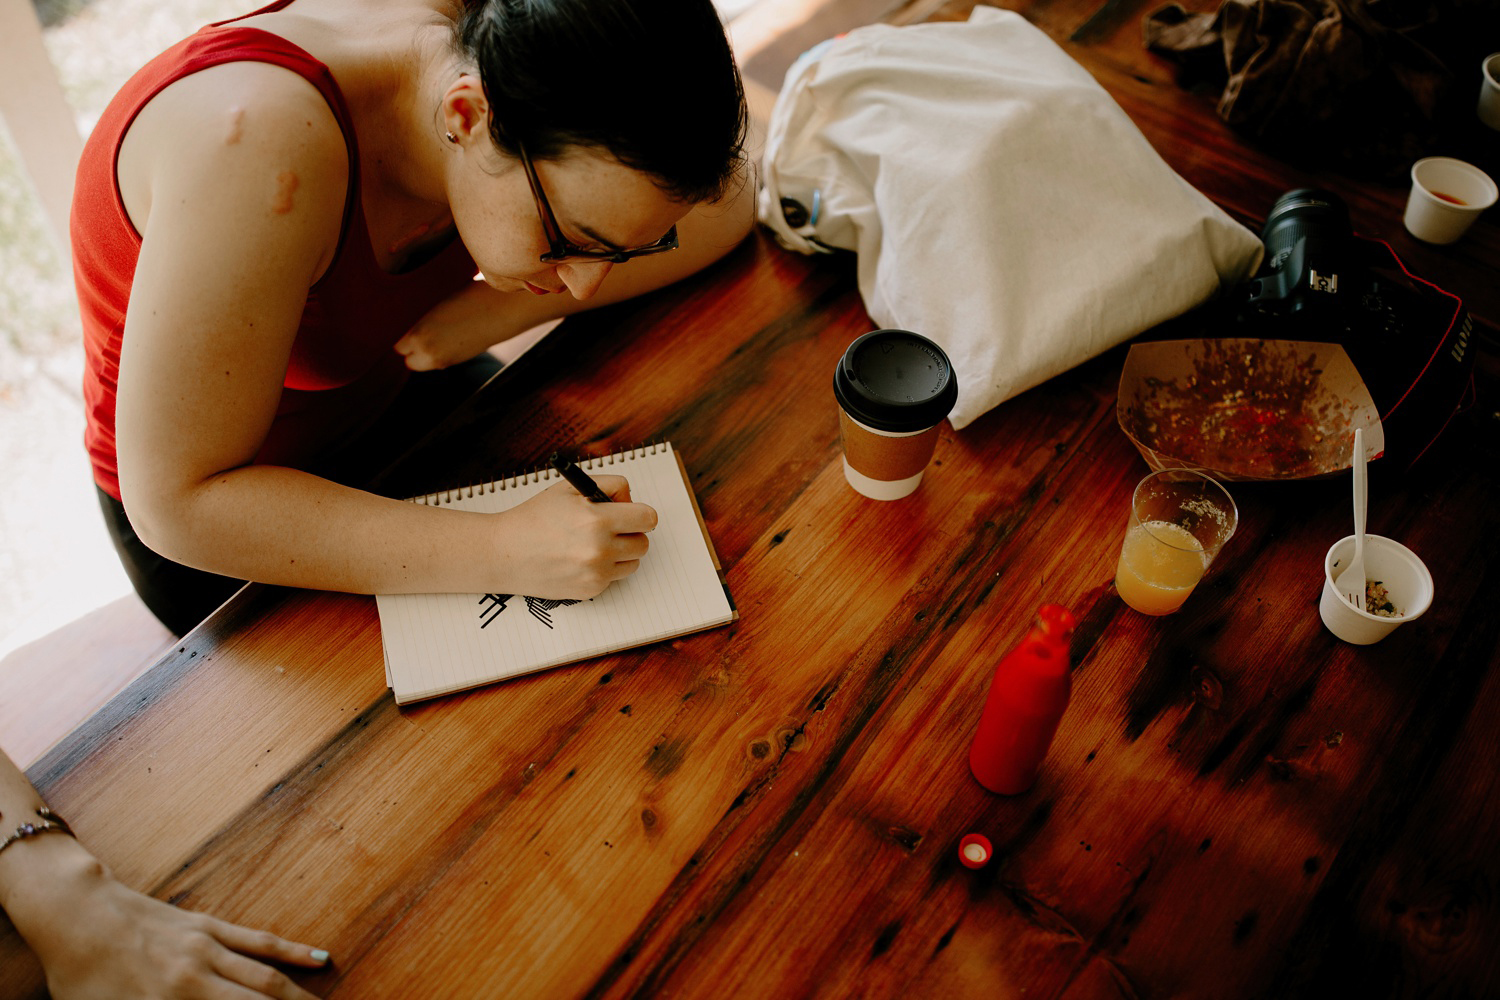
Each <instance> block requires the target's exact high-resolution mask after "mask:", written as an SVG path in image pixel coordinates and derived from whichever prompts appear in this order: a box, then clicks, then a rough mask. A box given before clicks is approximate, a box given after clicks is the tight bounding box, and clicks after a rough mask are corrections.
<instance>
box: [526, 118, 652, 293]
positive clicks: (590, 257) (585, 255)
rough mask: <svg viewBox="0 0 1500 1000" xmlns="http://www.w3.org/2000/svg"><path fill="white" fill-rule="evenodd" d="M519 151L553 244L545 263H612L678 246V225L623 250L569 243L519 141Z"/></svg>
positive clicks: (543, 227)
mask: <svg viewBox="0 0 1500 1000" xmlns="http://www.w3.org/2000/svg"><path fill="white" fill-rule="evenodd" d="M516 151H517V152H519V153H520V154H521V165H522V166H523V167H525V168H526V181H527V183H529V184H530V185H531V194H532V197H534V198H535V199H536V214H537V215H539V216H541V219H542V229H543V231H545V232H546V234H547V242H548V243H549V244H551V247H552V249H551V250H549V251H548V252H547V253H544V254H542V257H541V261H542V263H543V264H557V263H562V262H564V261H570V260H586V261H608V262H609V263H611V264H623V263H625V262H626V261H627V260H630V259H631V258H632V257H649V256H651V255H652V254H657V253H666V252H667V251H668V250H676V249H677V227H676V226H673V227H672V228H671V229H669V230H667V235H665V236H663V237H662V238H661V239H659V240H657V241H656V242H655V243H648V244H646V245H645V246H639V247H628V248H626V249H623V250H586V249H584V248H583V247H581V246H578V245H577V244H576V243H569V242H568V241H567V239H565V238H564V237H563V234H562V228H561V227H559V226H558V224H557V216H555V215H553V214H552V206H551V205H549V204H548V203H547V195H546V194H545V193H544V192H543V191H542V182H541V181H539V180H537V176H536V167H534V166H532V163H531V157H530V156H528V155H527V153H526V147H525V146H523V145H521V144H520V142H517V143H516Z"/></svg>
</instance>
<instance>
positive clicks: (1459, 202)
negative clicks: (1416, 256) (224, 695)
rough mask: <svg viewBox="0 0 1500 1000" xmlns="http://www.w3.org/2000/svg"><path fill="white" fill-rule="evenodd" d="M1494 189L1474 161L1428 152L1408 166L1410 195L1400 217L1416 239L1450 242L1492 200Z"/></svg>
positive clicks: (1458, 235)
mask: <svg viewBox="0 0 1500 1000" xmlns="http://www.w3.org/2000/svg"><path fill="white" fill-rule="evenodd" d="M1496 193H1497V191H1496V188H1495V182H1494V181H1492V180H1491V179H1490V176H1489V174H1486V173H1485V172H1484V171H1483V170H1480V169H1479V168H1478V167H1476V166H1474V165H1473V164H1469V163H1465V162H1464V161H1463V160H1455V159H1453V158H1451V157H1447V156H1429V157H1427V158H1426V159H1422V160H1418V161H1417V162H1416V163H1415V164H1414V165H1413V166H1412V168H1411V196H1410V197H1409V198H1408V199H1407V202H1406V215H1405V217H1404V218H1403V219H1402V221H1403V223H1405V225H1406V230H1407V232H1409V233H1411V234H1412V235H1413V236H1415V237H1416V238H1417V239H1419V240H1422V241H1424V242H1427V243H1452V242H1453V241H1454V240H1456V239H1458V238H1459V237H1460V236H1462V235H1463V234H1464V233H1465V232H1466V231H1468V228H1469V226H1471V225H1472V224H1473V223H1474V220H1475V219H1477V218H1479V213H1481V212H1483V211H1484V210H1485V209H1487V208H1489V207H1490V206H1491V205H1493V204H1494V203H1495V196H1496Z"/></svg>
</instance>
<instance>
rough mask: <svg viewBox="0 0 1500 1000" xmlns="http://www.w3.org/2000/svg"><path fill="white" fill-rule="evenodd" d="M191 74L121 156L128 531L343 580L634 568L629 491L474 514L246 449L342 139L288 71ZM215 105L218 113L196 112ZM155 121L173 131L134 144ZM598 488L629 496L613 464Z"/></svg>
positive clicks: (255, 565)
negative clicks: (126, 268) (130, 260)
mask: <svg viewBox="0 0 1500 1000" xmlns="http://www.w3.org/2000/svg"><path fill="white" fill-rule="evenodd" d="M191 80H192V83H193V86H194V90H193V91H192V92H190V93H189V92H185V91H178V90H177V87H178V86H180V85H174V87H172V88H168V89H167V90H165V91H163V92H162V94H161V95H158V97H157V98H156V99H155V100H153V102H152V104H151V105H150V106H148V108H147V109H146V110H145V111H144V112H143V113H142V115H141V116H140V117H139V118H138V119H137V123H136V125H135V126H133V127H132V130H131V134H130V137H129V138H127V141H126V144H125V146H124V147H123V148H122V151H121V157H120V174H121V187H122V190H123V191H125V192H126V194H127V206H128V207H130V208H131V211H132V218H133V219H134V220H135V222H136V224H137V227H138V228H139V229H141V231H142V236H143V242H142V249H141V254H140V259H139V263H138V265H137V269H136V275H135V283H134V286H133V289H132V295H131V303H130V311H129V316H128V319H127V322H126V328H125V334H124V338H123V342H122V349H121V358H120V375H119V383H118V396H117V408H116V440H117V449H118V456H119V472H120V486H121V491H122V494H123V499H124V502H125V507H126V510H127V511H128V512H129V515H130V519H131V523H132V525H133V527H134V528H135V530H136V532H137V533H138V534H139V535H140V537H141V539H142V540H143V541H144V542H145V543H146V544H147V545H148V546H150V547H151V548H152V549H153V550H155V551H157V552H159V553H160V554H162V555H164V556H166V557H167V558H170V559H173V560H176V561H178V562H181V563H184V564H186V565H189V566H193V567H196V568H201V569H206V570H210V571H213V572H217V573H222V574H224V575H226V576H232V577H237V578H240V579H249V580H257V581H261V582H266V583H277V584H287V585H292V586H302V587H312V588H316V589H323V590H342V591H352V592H357V593H407V592H423V591H426V592H434V591H436V592H443V591H449V592H452V591H457V592H461V593H491V592H493V593H528V594H532V595H534V596H538V597H555V598H564V597H567V598H583V597H592V596H594V595H596V594H598V593H599V592H601V591H602V590H603V589H604V588H605V587H606V586H608V584H609V583H610V582H611V581H613V580H615V579H619V578H620V577H622V576H624V575H627V574H629V573H630V572H633V571H634V569H635V566H636V564H637V562H638V560H639V559H640V557H641V555H642V554H643V552H644V551H645V548H646V539H645V534H644V533H645V532H648V531H650V530H652V529H653V528H654V527H655V518H656V515H655V512H654V511H652V510H651V509H650V508H649V507H646V506H645V505H642V504H632V503H628V502H623V503H613V504H591V503H589V502H587V501H586V500H584V499H583V498H581V497H579V496H578V494H577V493H575V492H572V491H571V490H554V491H549V492H548V493H546V494H544V495H543V496H541V497H538V498H536V499H534V500H532V501H528V502H527V503H526V504H524V505H522V506H521V507H519V508H516V509H515V510H514V511H510V512H507V513H505V514H492V515H491V514H476V513H472V512H461V511H453V510H443V509H436V508H429V507H423V506H418V505H414V504H408V503H401V502H398V501H393V500H389V499H384V498H381V497H376V496H373V495H371V494H368V493H363V492H360V491H358V490H352V489H348V488H346V487H343V486H339V485H337V484H334V483H332V482H329V481H327V480H324V479H321V478H319V477H317V476H313V475H310V474H307V473H304V472H301V471H298V470H296V469H292V468H288V467H284V466H275V465H256V464H254V461H255V459H256V456H257V454H258V453H259V452H260V449H261V448H262V445H263V444H264V442H265V441H266V438H267V435H268V433H269V431H270V428H271V426H272V422H273V420H274V419H275V416H276V411H277V406H278V403H279V400H280V398H281V391H282V380H283V377H284V373H285V371H286V367H287V361H288V358H289V357H290V352H291V348H292V343H293V340H294V339H295V336H296V332H297V328H298V324H299V321H300V316H301V312H302V308H303V304H304V302H305V299H306V294H307V290H308V288H309V287H310V286H311V284H312V282H313V281H315V280H316V278H317V277H318V276H319V274H321V272H322V269H323V268H324V267H326V266H327V263H328V261H329V260H330V259H331V257H332V254H333V251H334V248H335V247H336V246H337V239H338V231H339V222H340V218H341V215H342V208H343V204H344V194H345V189H346V186H347V182H348V181H347V159H346V156H347V154H346V151H345V148H344V144H343V139H342V136H341V135H340V134H339V132H338V128H337V125H336V123H334V121H333V119H332V116H331V114H330V112H329V111H328V108H327V105H326V104H324V103H323V102H322V99H321V98H320V97H319V96H318V95H317V93H316V91H314V90H313V89H312V88H311V86H309V85H308V84H307V83H306V82H305V81H303V80H301V79H300V78H297V77H295V76H294V75H292V74H290V73H286V72H285V71H281V70H276V69H274V68H266V67H263V66H260V65H256V64H233V65H229V66H223V67H216V68H214V69H211V70H206V71H204V72H202V73H199V74H197V75H195V76H194V77H192V78H191ZM176 98H180V100H174V99H176ZM215 103H217V105H219V106H222V108H223V109H224V110H223V113H222V116H221V117H222V118H223V119H224V121H222V122H219V123H218V124H219V125H221V126H222V127H215V126H214V124H213V123H207V124H205V123H204V122H203V121H202V120H201V119H202V117H203V115H204V112H203V110H202V109H203V108H204V107H206V106H213V105H214V104H215ZM143 127H144V128H143ZM153 128H154V129H155V134H157V135H171V136H174V137H177V141H174V142H172V143H171V144H170V145H168V144H166V143H157V144H151V143H144V144H140V145H137V146H136V147H135V148H133V149H132V146H131V144H132V143H133V142H135V140H136V139H137V138H139V137H142V136H149V135H151V134H152V132H151V129H153ZM137 130H141V131H137ZM231 136H232V137H233V141H229V137H231ZM143 192H144V196H143ZM132 196H133V197H132ZM143 200H144V201H145V202H146V205H147V210H145V211H142V210H141V209H140V205H141V203H142V201H143ZM606 488H607V489H612V491H614V492H616V493H618V494H619V495H620V496H622V497H625V496H626V494H625V493H624V486H623V482H622V481H616V482H614V483H613V484H612V485H611V486H608V487H606Z"/></svg>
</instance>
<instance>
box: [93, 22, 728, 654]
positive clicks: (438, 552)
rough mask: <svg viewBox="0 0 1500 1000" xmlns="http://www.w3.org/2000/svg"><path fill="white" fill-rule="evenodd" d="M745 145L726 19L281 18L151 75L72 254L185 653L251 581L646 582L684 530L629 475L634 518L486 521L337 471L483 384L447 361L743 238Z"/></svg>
mask: <svg viewBox="0 0 1500 1000" xmlns="http://www.w3.org/2000/svg"><path fill="white" fill-rule="evenodd" d="M744 127H745V112H744V101H743V95H742V93H741V90H740V84H739V77H738V74H737V72H736V70H735V66H734V61H733V57H732V54H731V52H730V49H729V45H728V42H727V40H726V38H725V35H724V31H723V27H722V25H721V24H720V22H719V20H718V16H717V14H716V12H715V10H714V8H713V6H712V4H711V3H710V2H709V0H469V2H467V3H465V4H462V5H460V4H458V3H455V2H449V0H280V2H279V3H277V4H274V5H273V6H271V7H267V8H265V9H263V10H261V11H259V12H257V13H255V14H253V15H250V16H248V17H246V18H243V19H241V20H238V21H234V22H228V23H225V24H224V25H220V26H213V27H211V28H208V29H205V30H204V31H203V32H200V33H199V34H198V35H195V36H193V38H191V39H189V40H187V41H186V42H184V43H181V44H180V45H178V46H176V47H174V48H173V49H171V50H168V52H166V53H164V54H163V55H162V56H160V57H158V58H157V59H156V60H154V61H153V62H152V63H151V64H149V65H148V66H147V67H145V68H144V69H143V70H142V71H141V72H140V73H139V74H137V75H136V77H135V78H133V79H132V80H131V82H130V83H129V84H127V85H126V87H125V88H124V89H123V90H122V91H121V94H120V95H119V96H117V97H116V99H115V101H114V103H113V104H112V105H111V106H110V108H109V109H108V110H107V111H106V113H105V115H104V116H103V118H102V119H101V121H100V123H99V125H98V126H97V127H96V129H95V130H94V132H93V134H92V135H91V136H90V139H89V143H88V146H87V148H86V150H85V153H84V156H83V159H82V161H81V164H80V168H79V176H78V184H77V188H76V190H77V194H76V195H75V199H74V216H73V227H72V236H73V243H74V247H75V251H74V253H75V274H76V276H77V280H78V285H79V296H80V303H81V306H82V313H83V318H84V327H85V343H86V347H87V358H88V371H87V374H86V378H85V401H86V404H87V408H88V430H87V444H88V447H89V452H90V456H91V459H92V461H93V466H94V475H95V480H96V482H97V483H98V486H99V489H100V494H101V503H102V504H103V506H104V510H105V515H106V519H107V521H108V522H109V524H110V528H111V532H112V534H113V536H114V537H115V540H116V546H117V548H118V549H119V551H120V553H121V557H122V559H123V560H124V562H125V564H126V568H127V571H128V572H129V573H130V575H131V579H132V582H133V583H134V584H135V586H136V589H137V591H138V592H140V594H141V596H142V597H143V599H144V600H145V601H146V603H147V605H148V606H149V607H150V608H151V609H152V611H153V612H155V613H156V614H157V616H158V617H159V618H161V619H162V621H163V622H164V623H165V624H166V625H167V626H168V627H169V628H171V629H173V631H175V632H177V633H179V634H180V633H182V632H183V631H185V630H186V629H188V628H191V627H192V626H193V625H194V624H196V622H197V621H199V620H200V619H201V618H202V617H203V616H204V615H205V614H207V613H208V612H209V611H211V610H212V609H213V608H214V607H215V606H216V605H217V604H218V603H219V602H221V601H222V600H223V599H224V598H225V597H227V596H228V594H229V593H231V592H232V591H233V589H234V588H235V587H236V586H238V582H239V581H241V580H258V581H262V582H266V583H274V584H286V585H291V586H299V587H311V588H318V589H328V590H341V591H351V592H358V593H377V592H379V593H410V592H444V591H446V592H473V593H525V594H529V595H532V596H536V597H550V598H584V597H591V596H594V595H596V594H598V593H599V592H601V591H602V590H603V589H604V588H605V587H607V586H608V585H609V584H610V583H611V582H612V581H614V580H617V579H620V578H622V577H624V576H626V575H628V574H630V573H632V572H634V571H635V569H636V568H637V566H638V565H639V560H640V559H641V557H642V556H643V555H644V554H645V552H646V549H647V537H646V533H647V532H649V531H650V530H651V529H652V528H653V527H654V526H655V518H656V515H655V512H654V511H652V510H651V509H650V508H649V507H646V506H645V505H642V504H634V503H630V502H628V500H629V492H628V486H627V485H626V484H625V482H624V481H623V480H621V479H619V478H618V477H601V482H602V483H603V485H604V486H605V488H606V490H607V491H609V492H610V493H611V494H612V495H613V496H614V497H615V498H616V499H617V500H621V501H625V502H619V503H613V504H597V505H596V504H591V503H588V502H587V501H585V500H583V499H582V498H581V497H580V496H579V495H578V494H577V493H576V492H574V491H572V490H571V489H569V488H567V487H565V486H562V487H558V488H555V489H553V490H550V491H548V492H546V493H544V494H542V495H540V496H538V497H536V498H535V499H533V500H531V501H529V502H527V503H526V504H523V505H522V506H520V507H518V508H516V509H515V510H513V511H510V512H507V513H504V514H494V515H486V514H475V513H469V512H460V511H453V510H444V509H441V508H432V507H424V506H418V505H413V504H406V503H401V502H398V501H393V500H389V499H384V498H381V497H377V496H374V495H372V494H369V493H365V492H361V491H359V490H356V489H352V488H350V487H347V486H344V485H340V484H339V483H338V482H335V481H334V480H333V479H331V478H327V477H325V476H324V475H320V474H319V470H324V471H327V470H328V469H329V468H330V467H331V463H332V462H333V460H334V459H335V458H343V457H347V455H348V449H349V443H350V442H351V441H353V440H355V439H357V438H358V437H359V435H360V434H361V432H366V433H368V432H369V428H370V424H371V422H372V421H373V420H374V418H375V416H377V415H379V414H380V413H382V411H385V410H387V409H388V408H390V407H391V406H392V401H393V400H398V399H400V400H403V401H404V400H407V399H409V398H410V397H412V396H413V395H414V394H415V393H416V392H417V391H418V390H419V389H420V388H421V387H420V385H419V384H420V383H422V382H424V381H428V382H434V383H436V386H435V388H437V389H438V391H439V394H441V393H442V392H449V393H450V394H451V393H452V392H456V391H457V390H453V389H449V388H447V387H446V386H444V385H443V384H442V379H443V376H447V375H450V374H451V372H444V373H442V374H441V375H438V374H434V373H436V372H437V370H439V369H444V368H447V367H449V366H457V370H458V371H459V372H460V373H461V374H468V371H467V369H469V368H474V367H480V368H481V369H482V364H479V365H476V364H474V363H471V364H470V365H468V366H463V365H461V364H460V363H462V362H466V361H468V360H469V359H472V358H476V356H479V357H480V361H481V362H482V361H483V357H484V356H483V352H484V351H485V349H486V348H488V347H490V346H491V345H493V344H496V343H499V342H501V341H504V340H506V339H507V338H509V337H512V336H515V335H516V334H518V333H521V332H523V331H525V330H528V329H531V328H533V327H534V326H536V325H537V324H539V323H541V322H544V321H546V320H549V319H553V318H556V317H558V316H562V315H566V314H568V313H570V312H575V311H577V310H579V309H583V308H588V307H589V306H592V305H598V304H603V303H607V302H613V301H617V300H619V299H621V298H625V297H628V296H631V295H635V294H639V293H640V292H643V291H647V290H650V289H653V288H657V287H660V286H662V285H665V284H667V283H669V282H671V281H674V280H676V279H678V278H680V277H683V276H685V275H687V274H689V273H692V272H694V271H696V270H698V269H700V268H702V267H704V266H706V265H707V264H709V263H710V262H712V261H713V260H716V259H717V258H718V257H720V256H722V255H723V254H724V253H726V252H727V251H728V250H729V249H731V248H732V247H733V246H734V245H735V244H736V243H737V242H738V241H739V239H740V238H741V237H743V236H744V234H745V233H746V232H748V230H749V228H750V225H751V223H752V220H753V205H752V197H751V195H752V192H751V191H749V190H748V187H749V185H748V184H747V183H746V182H745V179H744V176H745V171H744V164H743V153H742V143H743V139H744ZM476 271H477V274H476ZM476 277H477V278H482V280H471V279H475V278H476ZM409 371H411V372H417V373H424V374H419V375H416V376H414V377H412V378H411V379H410V382H411V385H410V386H405V383H406V382H407V378H406V376H407V374H408V372H409ZM485 374H487V370H483V369H482V370H481V371H480V372H479V374H478V377H481V378H482V377H484V375H485ZM404 387H405V388H404ZM427 392H428V395H432V387H429V388H428V390H427ZM403 394H404V395H403ZM391 412H392V414H396V416H391V415H388V416H387V417H386V418H385V423H386V424H387V425H388V424H390V423H393V422H394V423H397V424H399V423H401V422H404V421H406V420H408V419H409V418H408V417H407V416H406V415H405V413H406V411H405V410H402V409H400V407H399V406H398V407H396V408H394V409H392V411H391ZM428 417H429V419H431V414H430V413H429V414H428ZM368 444H369V442H368V440H367V441H366V445H368ZM376 444H377V445H378V442H376ZM385 457H386V458H387V459H389V458H390V457H392V456H390V455H389V454H387V455H386V456H385Z"/></svg>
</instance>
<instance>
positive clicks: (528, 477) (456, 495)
mask: <svg viewBox="0 0 1500 1000" xmlns="http://www.w3.org/2000/svg"><path fill="white" fill-rule="evenodd" d="M670 447H671V446H670V445H669V444H667V443H666V442H665V441H651V442H648V443H646V444H643V445H639V446H637V447H635V448H626V449H625V450H624V451H617V452H613V453H611V454H608V455H598V456H595V457H594V458H585V459H582V460H580V461H578V462H576V463H574V464H576V465H577V466H578V467H579V468H580V469H584V470H588V471H596V470H599V469H605V468H608V467H609V466H611V465H615V464H616V463H619V464H623V463H625V462H629V461H632V460H633V459H637V458H645V457H646V456H647V455H655V454H657V453H658V452H665V451H666V450H667V449H668V448H670ZM561 478H562V477H561V476H559V475H558V474H557V470H556V469H554V468H552V466H550V465H546V466H542V467H540V468H536V469H528V470H526V471H525V472H518V473H516V474H514V475H511V476H506V477H504V478H501V479H494V480H491V481H490V482H487V483H471V484H469V485H468V486H455V487H453V488H452V489H447V490H439V491H438V492H436V493H428V494H427V495H426V496H420V497H412V498H411V502H412V503H417V504H423V505H425V506H429V507H442V506H444V505H446V504H451V503H457V502H458V501H460V500H464V499H468V498H470V497H476V496H481V495H483V494H485V493H499V492H500V491H502V490H513V489H517V488H519V487H521V486H528V485H530V484H531V483H540V482H546V481H548V480H551V479H561Z"/></svg>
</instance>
